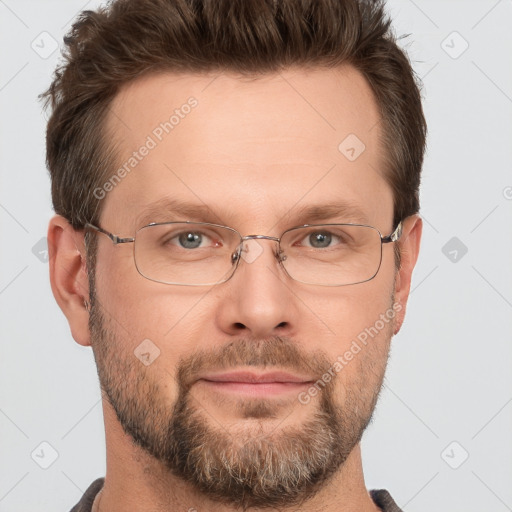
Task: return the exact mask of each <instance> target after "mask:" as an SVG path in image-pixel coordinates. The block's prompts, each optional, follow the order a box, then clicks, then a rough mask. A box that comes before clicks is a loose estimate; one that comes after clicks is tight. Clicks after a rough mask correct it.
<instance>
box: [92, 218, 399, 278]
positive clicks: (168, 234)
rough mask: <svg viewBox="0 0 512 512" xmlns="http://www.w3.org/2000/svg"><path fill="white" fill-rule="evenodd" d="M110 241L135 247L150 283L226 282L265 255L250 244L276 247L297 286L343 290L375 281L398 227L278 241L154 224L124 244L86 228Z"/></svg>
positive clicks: (213, 228)
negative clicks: (387, 231)
mask: <svg viewBox="0 0 512 512" xmlns="http://www.w3.org/2000/svg"><path fill="white" fill-rule="evenodd" d="M85 228H86V229H93V230H95V231H97V232H99V233H102V234H104V235H106V236H108V237H109V238H110V240H111V241H112V242H113V243H114V245H118V244H126V243H133V256H134V260H135V266H136V268H137V270H138V272H139V273H140V274H141V275H142V276H143V277H145V278H146V279H149V280H151V281H156V282H158V283H163V284H174V285H185V286H211V285H215V284H220V283H224V282H226V281H227V280H228V279H230V278H231V277H232V276H233V274H234V273H235V271H236V269H237V268H238V265H239V264H240V260H241V259H244V260H245V261H246V262H248V263H250V262H252V261H253V260H254V259H255V258H256V257H257V256H258V255H259V252H262V251H263V249H262V248H261V246H259V244H258V245H256V246H254V247H252V248H251V247H250V246H249V243H248V242H249V241H250V240H271V241H274V242H277V248H276V251H275V253H274V254H275V256H276V258H277V260H278V262H279V264H280V265H281V266H282V268H283V269H284V270H285V272H286V273H287V274H288V276H289V277H290V278H292V279H294V280H296V281H299V282H301V283H304V284H312V285H319V286H345V285H350V284H358V283H363V282H365V281H369V280H370V279H373V278H374V277H375V276H376V275H377V273H378V271H379V269H380V266H381V263H382V244H387V243H391V242H396V241H397V240H399V238H400V236H401V234H402V222H400V223H399V224H398V226H397V227H396V229H395V230H394V231H393V232H392V233H391V234H390V235H388V236H382V235H381V233H380V231H379V230H378V229H377V228H374V227H372V226H366V225H363V224H317V225H304V226H299V227H293V228H291V229H288V230H286V231H285V232H284V233H283V234H282V235H281V236H280V237H279V238H276V237H273V236H265V235H249V236H242V235H241V234H240V233H239V232H238V231H236V230H235V229H233V228H230V227H227V226H220V225H218V224H210V223H207V222H162V223H152V224H148V225H147V226H143V227H141V228H140V229H138V230H137V231H136V233H135V236H134V237H131V238H122V237H119V236H118V235H114V234H112V233H110V232H108V231H106V230H104V229H102V228H100V227H98V226H94V225H92V224H86V225H85Z"/></svg>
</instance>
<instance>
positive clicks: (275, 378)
mask: <svg viewBox="0 0 512 512" xmlns="http://www.w3.org/2000/svg"><path fill="white" fill-rule="evenodd" d="M201 379H203V380H209V381H214V382H249V383H251V382H252V383H255V384H261V383H265V382H299V383H300V382H302V383H304V382H311V381H312V380H313V379H312V378H310V377H304V376H300V375H294V374H292V373H288V372H283V371H274V372H266V373H256V372H248V371H234V372H226V373H212V374H208V375H204V376H202V377H201Z"/></svg>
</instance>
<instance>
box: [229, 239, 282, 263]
mask: <svg viewBox="0 0 512 512" xmlns="http://www.w3.org/2000/svg"><path fill="white" fill-rule="evenodd" d="M240 240H241V242H240V245H239V249H238V251H237V252H236V253H235V254H233V258H237V259H238V260H239V259H240V258H241V257H242V253H244V251H245V250H246V249H245V248H244V243H245V242H247V241H249V240H270V241H271V242H276V243H277V250H276V251H275V252H274V256H275V257H276V258H277V259H278V261H279V262H281V261H282V259H283V260H284V258H282V259H281V239H280V238H277V237H275V236H268V235H246V236H240ZM261 251H263V248H261ZM243 259H245V260H247V261H249V262H251V260H252V258H250V257H249V258H243Z"/></svg>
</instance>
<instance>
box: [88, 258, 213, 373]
mask: <svg viewBox="0 0 512 512" xmlns="http://www.w3.org/2000/svg"><path fill="white" fill-rule="evenodd" d="M128 256H129V257H123V258H118V259H116V264H115V265H113V261H112V258H110V261H109V258H108V257H107V258H104V259H103V261H102V263H101V265H98V268H97V272H96V276H97V277H96V294H97V298H98V303H99V305H100V306H99V307H101V309H102V311H103V314H104V316H106V317H108V318H109V320H110V322H109V323H110V324H111V325H112V326H113V328H114V329H115V331H116V332H117V333H118V337H119V338H120V341H121V342H122V343H123V348H124V349H125V350H127V351H131V352H133V351H134V350H135V349H136V348H137V347H138V346H139V345H140V344H141V343H142V342H143V341H144V340H150V341H151V342H152V343H153V344H154V345H155V346H156V347H157V348H158V350H159V351H160V355H159V359H160V362H161V363H162V362H165V364H166V367H167V368H169V369H170V368H172V367H173V366H174V365H175V363H176V362H177V360H178V358H179V357H180V355H182V354H185V353H187V352H190V351H192V350H193V349H194V347H196V348H197V346H198V341H200V338H201V326H202V325H204V324H206V323H207V322H208V318H207V316H208V315H207V312H206V311H205V310H204V303H203V301H202V298H203V296H204V295H205V294H207V293H208V289H206V290H203V289H202V290H201V291H198V290H197V289H194V288H192V287H176V286H168V285H164V284H160V283H156V282H153V281H150V280H148V279H145V278H144V277H142V276H141V275H140V274H139V273H138V272H137V270H136V269H135V270H133V269H134V267H135V266H134V264H133V259H132V257H131V254H129V255H128ZM146 343H147V342H146Z"/></svg>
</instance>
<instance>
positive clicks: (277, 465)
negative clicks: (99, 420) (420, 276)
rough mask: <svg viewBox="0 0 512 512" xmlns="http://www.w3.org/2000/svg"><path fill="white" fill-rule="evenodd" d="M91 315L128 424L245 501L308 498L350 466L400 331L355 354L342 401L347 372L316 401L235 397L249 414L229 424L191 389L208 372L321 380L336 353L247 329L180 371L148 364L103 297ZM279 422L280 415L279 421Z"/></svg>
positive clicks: (214, 489) (211, 485)
mask: <svg viewBox="0 0 512 512" xmlns="http://www.w3.org/2000/svg"><path fill="white" fill-rule="evenodd" d="M91 295H93V294H91ZM90 315H91V316H90V324H89V325H90V331H91V341H92V346H93V349H94V356H95V359H96V364H97V368H98V376H99V379H100V384H101V387H102V390H103V392H104V394H105V396H106V397H107V399H108V400H109V403H110V405H111V406H112V408H113V410H114V411H115V413H116V415H117V418H118V421H119V423H120V424H121V426H122V427H123V430H124V431H125V433H126V434H128V435H129V436H130V437H131V438H132V439H133V441H134V443H135V444H136V445H138V446H139V447H141V448H142V449H143V450H145V452H147V453H148V454H150V455H151V456H152V457H153V458H154V459H156V460H157V461H158V462H159V463H161V464H162V465H163V467H165V468H167V469H168V470H169V471H170V472H171V473H172V474H173V475H175V476H176V477H178V478H180V479H183V480H184V481H186V482H188V484H190V485H192V486H193V487H194V488H195V489H196V490H197V491H198V492H199V493H200V494H202V495H203V496H205V497H207V498H209V499H211V500H214V501H216V502H219V503H223V504H226V505H231V506H235V507H236V508H241V509H243V510H246V509H248V508H251V507H259V508H271V507H272V508H273V507H279V506H291V505H300V504H301V503H303V502H305V501H306V500H308V499H310V498H312V497H313V496H314V495H315V494H316V493H317V492H318V491H319V490H320V489H321V488H322V487H324V486H325V484H326V483H327V482H328V481H329V480H330V478H331V477H332V476H333V475H334V474H335V473H336V472H338V471H339V470H340V468H341V467H342V466H343V464H344V462H345V461H346V459H347V457H348V456H349V455H350V453H351V452H352V450H353V449H354V447H355V446H356V445H357V443H358V442H359V441H360V440H361V437H362V434H363V432H364V430H365V428H366V427H367V425H368V423H369V422H370V420H371V416H372V413H373V410H374V408H375V405H376V402H377V398H378V394H379V392H380V389H381V386H382V380H383V376H384V371H385V366H386V361H387V347H388V342H389V340H390V338H391V334H392V325H391V324H390V325H389V327H387V328H386V332H383V333H381V334H383V335H384V336H383V338H384V339H374V340H372V342H371V343H370V344H369V345H368V346H366V347H365V348H364V351H365V352H366V354H360V355H358V357H357V358H355V359H356V360H355V361H352V362H351V363H350V364H355V365H357V366H358V367H357V368H356V371H355V372H353V373H352V375H354V377H353V378H352V379H351V380H350V381H349V382H348V383H347V384H346V385H345V389H344V393H343V401H342V403H338V401H337V400H336V393H335V385H336V383H337V381H339V380H340V379H339V378H338V377H339V376H338V374H334V376H335V377H334V378H332V380H330V381H329V382H325V381H323V384H322V389H321V391H319V393H318V397H317V400H311V401H310V403H309V404H307V405H302V404H301V402H299V400H296V403H295V402H294V403H293V404H292V405H291V406H290V403H289V401H288V402H286V403H282V402H279V401H276V400H267V399H265V398H253V397H251V398H249V399H246V400H243V399H242V398H241V397H240V398H238V399H236V398H235V399H233V398H232V397H231V398H230V399H229V400H230V401H229V403H228V405H226V404H224V405H223V407H228V408H229V410H230V411H235V413H236V417H237V419H238V418H240V419H239V420H238V421H237V422H236V425H235V426H233V425H231V427H229V428H228V426H227V425H223V424H222V421H215V418H213V417H212V415H211V414H209V413H208V408H209V407H210V406H211V403H212V402H214V400H215V399H214V398H213V399H212V397H211V396H210V397H208V399H205V400H204V402H203V403H202V402H201V400H199V399H198V398H197V397H196V396H194V394H193V392H191V391H192V390H193V389H194V382H196V381H197V379H198V378H199V377H200V375H201V374H205V373H206V372H207V371H211V370H214V371H217V370H222V369H226V370H229V369H233V368H236V367H240V366H254V367H257V368H258V369H261V368H265V369H268V368H274V369H278V370H283V369H286V370H289V371H292V372H293V371H297V372H299V373H305V374H307V375H315V376H317V377H318V380H317V381H316V382H317V383H318V381H319V380H320V379H322V375H323V374H324V373H325V372H326V371H327V370H328V369H329V368H331V367H332V364H333V362H332V361H329V360H328V359H327V357H326V356H325V354H324V353H322V352H320V351H317V352H307V353H305V352H304V351H303V350H302V349H301V348H300V347H299V346H298V344H297V343H296V342H293V341H291V340H290V339H288V338H285V337H272V338H268V339H264V340H260V339H258V340H254V339H249V338H239V339H237V340H236V341H230V342H229V343H227V344H225V345H223V346H222V347H221V348H212V349H208V350H199V351H197V352H195V353H193V354H192V355H189V356H187V357H186V358H181V359H180V360H179V361H178V363H177V365H176V368H175V373H174V374H171V373H170V372H169V371H168V370H167V369H165V368H163V365H158V364H152V365H151V366H144V365H143V364H141V362H140V361H139V360H138V359H137V358H136V357H135V356H134V354H133V352H132V351H131V349H128V348H127V345H128V346H131V344H129V343H126V342H123V339H122V338H121V336H120V335H119V334H118V332H116V331H115V329H114V328H113V323H110V324H109V322H107V321H106V318H105V317H104V316H103V314H102V312H101V306H100V305H98V304H97V301H96V300H95V299H94V297H91V311H90ZM378 345H380V347H378ZM383 347H385V348H383ZM383 354H384V355H383ZM343 371H344V370H343V369H342V370H341V372H343ZM173 380H174V381H175V385H176V390H177V398H176V400H175V402H174V403H173V404H170V403H169V400H168V399H167V398H166V395H165V394H164V392H163V390H164V389H165V388H166V387H167V385H168V384H169V382H170V381H173ZM208 402H209V403H208ZM286 407H288V409H290V412H289V413H288V415H290V414H292V413H293V412H294V410H295V408H297V407H308V408H310V411H308V413H307V414H306V416H307V418H308V419H306V420H304V421H302V423H299V422H296V424H292V425H290V424H285V425H281V424H280V423H279V419H280V418H283V419H282V421H281V423H285V420H286V418H287V416H286V415H285V414H284V413H283V411H284V410H285V409H286ZM246 420H248V421H246ZM249 420H250V421H249ZM256 420H257V421H256ZM269 422H274V423H277V424H276V425H275V426H274V427H273V428H272V429H270V428H269ZM231 423H233V422H231Z"/></svg>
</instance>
